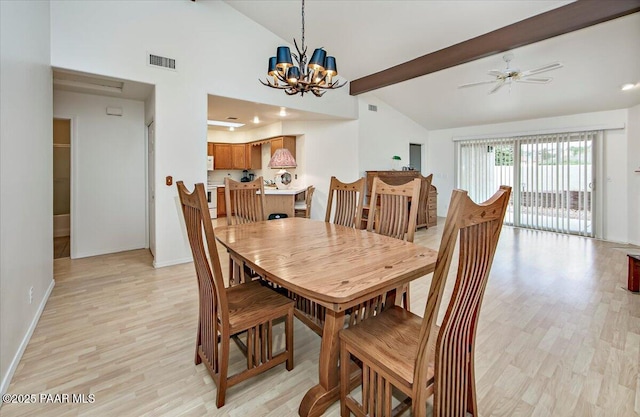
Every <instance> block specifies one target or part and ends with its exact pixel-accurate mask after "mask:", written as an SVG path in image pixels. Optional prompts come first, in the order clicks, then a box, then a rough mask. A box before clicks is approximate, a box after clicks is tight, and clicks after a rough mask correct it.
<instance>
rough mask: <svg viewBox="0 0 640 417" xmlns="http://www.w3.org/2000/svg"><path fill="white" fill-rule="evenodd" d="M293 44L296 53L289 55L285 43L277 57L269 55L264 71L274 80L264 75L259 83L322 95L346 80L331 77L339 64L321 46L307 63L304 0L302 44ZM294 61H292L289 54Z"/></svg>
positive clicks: (340, 85)
mask: <svg viewBox="0 0 640 417" xmlns="http://www.w3.org/2000/svg"><path fill="white" fill-rule="evenodd" d="M293 44H294V45H295V47H296V51H297V52H298V53H297V55H296V54H292V53H291V50H290V49H289V47H288V46H279V47H278V50H277V52H276V56H272V57H271V58H269V68H268V70H267V74H269V76H271V77H273V80H270V79H268V78H267V80H266V82H265V81H263V80H260V82H261V83H262V84H263V85H265V86H267V87H271V88H276V89H279V90H284V92H285V93H287V94H288V95H290V96H292V95H296V94H298V93H299V94H300V95H301V96H304V93H309V92H311V93H313V94H314V95H315V96H317V97H321V96H322V95H323V94H324V93H325V90H333V89H336V88H340V87H343V86H344V85H345V84H346V81H344V82H342V83H340V82H339V81H334V80H333V77H335V76H336V75H338V66H337V64H336V59H335V57H332V56H328V55H327V51H325V50H324V49H323V48H316V49H315V50H314V51H313V54H312V55H311V59H310V60H309V63H308V64H307V48H306V47H305V46H304V0H302V43H301V48H299V47H298V43H297V42H296V40H295V39H294V40H293ZM292 56H293V58H294V59H295V60H296V65H294V64H293V60H292V59H291V57H292Z"/></svg>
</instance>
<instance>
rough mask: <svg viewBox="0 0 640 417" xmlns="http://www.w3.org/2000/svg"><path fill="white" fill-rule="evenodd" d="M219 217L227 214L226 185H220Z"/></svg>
mask: <svg viewBox="0 0 640 417" xmlns="http://www.w3.org/2000/svg"><path fill="white" fill-rule="evenodd" d="M217 194H218V217H224V216H226V215H227V207H226V206H225V204H224V203H225V201H224V187H218V193H217Z"/></svg>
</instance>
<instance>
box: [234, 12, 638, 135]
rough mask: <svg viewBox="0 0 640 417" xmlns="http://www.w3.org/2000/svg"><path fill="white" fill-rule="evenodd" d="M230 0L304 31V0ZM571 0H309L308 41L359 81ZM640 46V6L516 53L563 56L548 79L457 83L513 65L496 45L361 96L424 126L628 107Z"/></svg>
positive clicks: (254, 15) (283, 27) (296, 32)
mask: <svg viewBox="0 0 640 417" xmlns="http://www.w3.org/2000/svg"><path fill="white" fill-rule="evenodd" d="M226 3H228V4H229V5H231V6H232V7H234V8H235V9H237V10H238V11H239V12H241V13H243V14H244V15H246V16H247V17H249V18H250V19H252V20H254V21H256V22H257V23H258V24H260V25H262V26H264V27H265V28H267V29H268V30H270V31H271V32H273V33H275V34H276V35H278V36H280V37H282V38H283V39H285V40H287V41H289V42H292V41H293V38H296V39H298V40H299V39H300V32H301V30H300V29H301V16H300V12H301V10H300V6H301V3H300V2H298V1H290V0H288V1H270V0H262V1H248V0H226ZM568 3H571V2H568V1H525V0H510V1H479V0H471V1H416V0H413V1H403V0H396V1H382V0H377V1H362V0H360V1H358V0H355V1H350V0H342V1H326V0H306V6H305V41H306V44H307V45H308V46H309V49H310V50H312V49H313V48H316V47H324V48H325V49H326V50H327V51H329V52H330V53H331V55H334V56H335V57H336V58H337V60H338V70H339V73H340V75H341V76H342V77H344V78H346V79H347V80H355V79H358V78H361V77H363V76H366V75H369V74H372V73H375V72H378V71H382V70H385V69H387V68H390V67H393V66H395V65H398V64H401V63H403V62H406V61H409V60H411V59H414V58H417V57H420V56H422V55H425V54H428V53H431V52H434V51H437V50H439V49H443V48H445V47H448V46H451V45H454V44H456V43H459V42H462V41H465V40H467V39H471V38H474V37H476V36H479V35H482V34H484V33H487V32H490V31H492V30H496V29H498V28H501V27H504V26H507V25H509V24H512V23H514V22H517V21H521V20H523V19H527V18H529V17H531V16H534V15H538V14H540V13H543V12H546V11H549V10H552V9H555V8H557V7H561V6H564V5H566V4H568ZM274 50H275V48H274ZM638 51H640V13H634V14H631V15H628V16H625V17H621V18H618V19H615V20H612V21H609V22H605V23H600V24H598V25H595V26H591V27H588V28H585V29H581V30H578V31H575V32H571V33H568V34H565V35H561V36H557V37H554V38H551V39H548V40H544V41H541V42H537V43H533V44H531V45H526V46H522V47H519V48H515V49H513V50H511V51H510V52H512V53H513V54H514V56H515V57H514V59H513V60H512V62H511V67H512V68H519V69H521V70H527V69H530V68H534V67H539V66H542V65H544V64H548V63H551V62H556V61H559V62H561V63H562V64H563V68H560V69H558V70H555V71H553V72H548V73H545V76H550V77H552V78H553V81H552V82H550V83H548V84H524V83H517V84H513V85H511V87H510V88H509V87H508V86H505V87H504V88H502V89H500V90H499V91H498V92H496V93H495V94H488V92H489V91H490V90H491V88H492V85H481V86H477V87H471V88H465V89H458V88H457V87H458V85H460V84H465V83H471V82H475V81H485V80H491V79H492V78H491V77H490V76H489V75H488V74H487V71H489V70H494V69H497V70H503V69H504V68H505V66H506V64H505V62H504V61H503V55H504V53H499V54H496V55H492V56H488V57H486V58H482V59H478V60H476V61H473V62H469V63H466V64H461V65H458V66H455V67H452V68H449V69H445V70H441V71H438V72H435V73H432V74H428V75H424V76H421V77H418V78H414V79H411V80H409V81H404V82H402V83H398V84H394V85H390V86H388V87H383V88H380V89H377V90H374V91H372V92H370V93H366V94H365V95H364V97H365V98H366V97H367V94H373V95H375V96H376V97H378V98H379V99H381V100H383V101H384V102H386V103H388V104H389V105H391V106H393V107H394V108H396V109H397V110H398V111H400V112H402V113H404V114H405V115H407V116H408V117H410V118H411V119H413V120H414V121H416V122H417V123H419V124H421V125H422V126H424V127H425V128H427V129H441V128H449V127H458V126H467V125H477V124H486V123H497V122H504V121H511V120H522V119H532V118H540V117H550V116H557V115H566V114H576V113H585V112H592V111H601V110H611V109H618V108H628V107H632V106H634V105H637V104H640V88H635V89H633V90H630V91H624V92H623V91H621V90H620V87H621V85H622V84H625V83H640V53H639V52H638ZM267 58H268V57H265V62H266V61H267ZM328 94H331V92H329V93H328ZM309 99H310V100H314V99H317V100H322V99H321V98H320V99H318V98H315V97H309Z"/></svg>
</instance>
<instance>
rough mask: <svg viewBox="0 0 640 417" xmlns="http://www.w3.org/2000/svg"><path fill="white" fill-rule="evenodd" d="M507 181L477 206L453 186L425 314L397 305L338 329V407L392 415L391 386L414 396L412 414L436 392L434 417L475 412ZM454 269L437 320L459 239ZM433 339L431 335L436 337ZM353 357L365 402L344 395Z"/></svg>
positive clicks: (418, 416)
mask: <svg viewBox="0 0 640 417" xmlns="http://www.w3.org/2000/svg"><path fill="white" fill-rule="evenodd" d="M510 194H511V187H507V186H501V187H500V189H499V190H498V191H497V192H496V193H495V194H494V195H493V197H491V198H490V199H489V200H488V201H486V202H485V203H482V204H475V203H474V202H473V201H471V199H470V198H469V197H468V196H467V192H466V191H462V190H454V191H453V194H452V196H451V203H450V206H449V212H448V214H447V219H446V222H445V226H444V232H443V235H442V239H441V241H440V249H439V251H438V259H437V261H436V267H435V271H434V273H433V278H432V280H431V286H430V288H429V295H428V298H427V304H426V307H425V311H424V316H423V318H421V317H419V316H417V315H415V314H413V313H411V312H409V311H406V310H404V309H402V308H400V307H398V306H391V307H390V308H388V309H386V310H384V311H383V312H382V313H381V314H378V315H377V316H374V317H372V318H369V319H367V320H364V321H363V322H361V323H360V324H358V325H357V326H353V327H350V328H348V329H344V330H341V331H340V363H341V364H344V365H341V367H340V368H341V382H340V411H341V416H342V417H346V416H348V415H349V414H350V412H353V413H354V414H355V415H358V416H363V415H368V416H377V417H381V416H391V413H392V403H391V400H392V386H393V387H395V388H397V389H398V390H400V391H401V392H403V393H404V394H405V395H407V396H408V397H410V398H411V408H412V415H413V416H414V417H424V416H425V415H426V400H427V398H428V397H429V396H430V395H432V394H433V396H434V399H433V416H434V417H441V416H455V417H463V416H465V415H466V413H470V414H471V415H473V416H477V415H478V406H477V401H476V389H475V371H474V353H475V335H476V330H477V324H478V315H479V313H480V305H481V304H482V298H483V295H484V290H485V287H486V284H487V279H488V276H489V270H490V268H491V264H492V262H493V257H494V254H495V250H496V246H497V243H498V237H499V236H500V231H501V230H502V222H503V219H504V215H505V212H506V209H507V206H508V204H509V196H510ZM458 234H459V236H460V253H459V261H458V270H457V276H456V280H455V285H454V289H453V294H452V295H451V299H450V301H449V305H448V307H447V311H446V313H445V316H444V319H443V322H442V325H441V326H440V327H438V326H436V319H437V316H438V310H439V308H440V303H441V301H442V296H443V290H444V286H445V281H446V278H447V274H448V272H449V267H450V265H451V259H452V257H453V252H454V248H455V245H456V239H457V237H458ZM434 339H435V340H434ZM351 356H354V357H356V358H357V359H358V360H359V361H361V363H362V401H361V403H358V402H357V401H356V400H355V399H354V398H353V397H352V396H351V395H349V393H350V392H351V387H349V368H350V367H349V366H348V364H349V361H350V358H351Z"/></svg>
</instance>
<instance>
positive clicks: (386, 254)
mask: <svg viewBox="0 0 640 417" xmlns="http://www.w3.org/2000/svg"><path fill="white" fill-rule="evenodd" d="M215 234H216V238H217V239H218V241H220V243H222V244H223V245H224V246H225V247H226V248H227V249H228V250H230V251H232V252H234V253H236V254H238V255H239V256H241V257H242V258H243V259H245V260H246V261H247V263H248V264H249V266H250V267H251V268H252V269H254V270H255V271H256V272H258V273H259V274H261V275H263V276H264V277H265V278H267V279H268V280H270V281H272V282H274V283H276V284H279V285H281V286H283V287H285V288H287V289H289V290H292V291H294V292H296V293H298V294H300V295H303V296H306V297H308V298H309V299H312V300H314V301H316V302H317V303H319V304H321V305H324V306H325V307H328V308H330V309H332V310H334V311H344V310H345V309H347V308H349V307H351V306H353V305H356V304H358V303H359V302H361V301H362V300H364V299H367V298H370V296H371V294H372V293H378V292H383V291H384V290H389V289H392V288H395V287H399V286H400V285H402V284H405V283H407V282H409V281H411V280H413V279H416V278H418V277H421V276H423V275H426V274H428V273H430V272H433V270H434V266H435V262H436V258H437V252H436V251H434V250H432V249H428V248H425V247H422V246H420V245H417V244H414V243H410V242H405V241H402V240H398V239H394V238H390V237H387V236H383V235H380V234H376V233H372V232H367V231H365V230H358V229H354V228H349V227H344V226H340V225H335V224H332V223H326V222H323V221H318V220H310V219H304V218H297V217H294V218H286V219H278V220H272V221H264V222H257V223H249V224H242V225H234V226H222V227H217V228H216V229H215Z"/></svg>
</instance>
